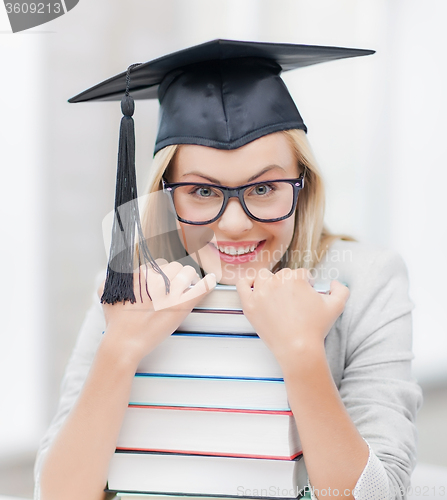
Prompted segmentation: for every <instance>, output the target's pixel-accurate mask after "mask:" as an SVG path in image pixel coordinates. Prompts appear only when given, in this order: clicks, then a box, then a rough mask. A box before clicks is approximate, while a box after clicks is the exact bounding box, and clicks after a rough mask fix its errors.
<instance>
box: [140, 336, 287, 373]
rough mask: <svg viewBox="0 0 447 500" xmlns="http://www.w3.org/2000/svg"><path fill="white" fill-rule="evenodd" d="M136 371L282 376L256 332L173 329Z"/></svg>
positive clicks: (276, 363)
mask: <svg viewBox="0 0 447 500" xmlns="http://www.w3.org/2000/svg"><path fill="white" fill-rule="evenodd" d="M137 373H153V374H154V373H155V374H164V375H166V374H169V375H201V376H211V377H237V378H269V379H282V378H283V375H282V372H281V368H280V366H279V364H278V362H277V361H276V359H275V356H274V355H273V354H272V352H271V351H270V350H269V349H268V347H267V346H266V345H265V344H264V342H263V341H262V340H261V339H260V338H259V337H258V336H255V335H213V334H178V333H174V334H173V335H171V336H170V337H168V338H167V339H166V340H164V341H163V342H162V343H161V344H160V345H158V346H157V348H156V349H154V350H153V351H152V352H151V353H150V354H148V355H147V356H145V357H144V358H143V359H142V360H141V361H140V364H139V366H138V369H137Z"/></svg>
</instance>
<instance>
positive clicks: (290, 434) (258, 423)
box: [116, 406, 302, 460]
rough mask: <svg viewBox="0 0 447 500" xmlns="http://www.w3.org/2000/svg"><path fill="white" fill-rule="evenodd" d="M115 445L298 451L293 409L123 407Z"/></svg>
mask: <svg viewBox="0 0 447 500" xmlns="http://www.w3.org/2000/svg"><path fill="white" fill-rule="evenodd" d="M116 448H117V449H119V450H132V451H134V450H139V451H156V452H171V453H188V454H202V455H225V456H239V457H251V458H274V459H285V460H291V459H293V458H295V457H296V456H298V455H299V454H300V453H301V452H302V448H301V442H300V439H299V436H298V431H297V428H296V424H295V419H294V418H293V415H292V412H290V411H289V412H278V411H275V412H274V411H248V410H223V409H204V408H201V409H197V408H180V407H171V408H168V407H157V406H144V407H140V406H128V407H127V409H126V413H125V416H124V420H123V424H122V426H121V430H120V433H119V436H118V441H117V444H116Z"/></svg>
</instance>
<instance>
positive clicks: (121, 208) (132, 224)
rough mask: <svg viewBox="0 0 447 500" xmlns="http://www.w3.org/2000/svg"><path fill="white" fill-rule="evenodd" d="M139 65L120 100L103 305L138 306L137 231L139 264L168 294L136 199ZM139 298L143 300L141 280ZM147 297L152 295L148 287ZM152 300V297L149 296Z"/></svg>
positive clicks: (167, 282) (128, 77)
mask: <svg viewBox="0 0 447 500" xmlns="http://www.w3.org/2000/svg"><path fill="white" fill-rule="evenodd" d="M135 66H139V65H138V64H133V65H131V66H129V68H128V69H127V77H126V93H125V95H124V97H123V99H122V100H121V110H122V112H123V115H124V116H123V117H122V118H121V125H120V138H119V146H118V167H117V173H116V191H115V217H114V219H113V227H112V243H111V246H110V256H109V263H108V266H107V276H106V282H105V285H104V292H103V294H102V297H101V303H102V304H116V303H117V302H123V303H125V302H126V301H127V300H128V301H130V302H131V303H132V304H133V303H135V302H136V299H135V294H134V286H133V270H134V263H135V236H136V235H135V230H137V231H138V248H139V251H138V264H139V266H141V265H147V264H148V263H149V264H150V266H151V267H152V269H153V270H154V271H156V272H158V273H160V274H161V275H162V276H163V279H164V282H165V289H166V293H169V289H170V282H169V278H168V277H167V276H166V275H165V274H164V273H163V271H162V270H161V269H160V267H159V266H158V264H157V263H156V262H155V260H154V259H153V257H152V255H151V253H150V251H149V248H148V246H147V243H146V240H145V238H144V235H143V230H142V227H141V222H140V214H139V210H138V199H137V179H136V173H135V128H134V121H133V118H132V115H133V113H134V110H135V103H134V100H133V98H132V97H131V96H130V95H129V87H130V71H131V69H133V68H134V67H135ZM139 283H140V298H141V300H142V291H141V277H140V279H139ZM146 293H147V294H148V295H149V292H148V290H147V287H146ZM149 297H150V295H149Z"/></svg>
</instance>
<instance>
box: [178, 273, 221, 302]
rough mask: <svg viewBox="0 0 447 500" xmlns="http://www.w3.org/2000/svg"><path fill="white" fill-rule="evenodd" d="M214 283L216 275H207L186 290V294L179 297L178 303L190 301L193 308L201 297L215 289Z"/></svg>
mask: <svg viewBox="0 0 447 500" xmlns="http://www.w3.org/2000/svg"><path fill="white" fill-rule="evenodd" d="M216 283H217V280H216V275H215V274H214V273H209V274H207V275H206V276H205V277H204V278H202V279H201V280H199V281H198V283H197V284H195V285H194V286H193V287H191V288H189V289H188V290H186V292H184V293H183V294H182V295H181V299H180V301H181V302H182V303H184V302H190V301H192V302H193V304H192V307H193V306H194V305H195V304H196V303H197V302H199V299H200V298H201V297H203V296H204V295H206V294H207V293H209V292H211V290H213V289H214V288H215V287H216Z"/></svg>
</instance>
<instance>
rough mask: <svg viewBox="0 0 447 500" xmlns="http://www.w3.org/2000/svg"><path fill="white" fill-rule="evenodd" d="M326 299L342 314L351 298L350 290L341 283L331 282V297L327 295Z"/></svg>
mask: <svg viewBox="0 0 447 500" xmlns="http://www.w3.org/2000/svg"><path fill="white" fill-rule="evenodd" d="M325 298H326V300H327V301H328V302H329V303H330V304H332V305H333V306H334V307H335V308H336V309H337V311H339V314H341V313H342V312H343V309H344V308H345V305H346V302H347V300H348V298H349V289H348V287H347V286H344V285H342V284H341V283H340V282H339V281H336V280H333V281H331V293H330V295H326V296H325Z"/></svg>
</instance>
